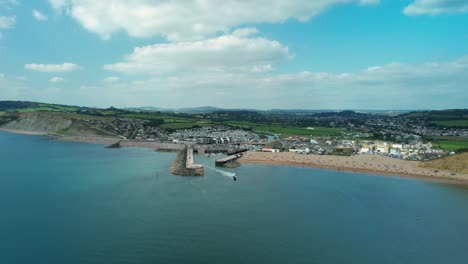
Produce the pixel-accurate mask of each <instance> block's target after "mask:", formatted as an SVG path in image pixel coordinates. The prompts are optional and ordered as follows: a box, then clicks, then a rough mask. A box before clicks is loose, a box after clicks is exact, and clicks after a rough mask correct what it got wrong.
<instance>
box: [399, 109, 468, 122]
mask: <svg viewBox="0 0 468 264" xmlns="http://www.w3.org/2000/svg"><path fill="white" fill-rule="evenodd" d="M401 117H405V118H422V119H426V120H431V121H444V120H468V109H448V110H433V111H415V112H410V113H406V114H402V115H401Z"/></svg>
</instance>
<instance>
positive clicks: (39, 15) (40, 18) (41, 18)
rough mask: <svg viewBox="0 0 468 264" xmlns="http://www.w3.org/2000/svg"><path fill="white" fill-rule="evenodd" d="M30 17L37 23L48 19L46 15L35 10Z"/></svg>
mask: <svg viewBox="0 0 468 264" xmlns="http://www.w3.org/2000/svg"><path fill="white" fill-rule="evenodd" d="M32 15H33V17H34V18H35V19H36V20H37V21H46V20H47V19H48V18H47V16H46V15H44V14H43V13H42V12H41V11H39V10H36V9H34V10H33V11H32Z"/></svg>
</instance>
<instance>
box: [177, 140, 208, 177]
mask: <svg viewBox="0 0 468 264" xmlns="http://www.w3.org/2000/svg"><path fill="white" fill-rule="evenodd" d="M171 173H172V174H174V175H180V176H203V175H204V174H205V169H204V168H203V165H200V164H195V160H194V157H193V146H191V145H187V146H186V147H185V148H184V149H183V150H181V151H180V152H179V153H178V154H177V157H176V160H175V161H174V162H173V163H172V166H171Z"/></svg>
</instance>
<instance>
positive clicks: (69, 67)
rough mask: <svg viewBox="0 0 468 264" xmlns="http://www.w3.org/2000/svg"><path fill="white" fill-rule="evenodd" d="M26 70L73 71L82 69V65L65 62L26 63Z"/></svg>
mask: <svg viewBox="0 0 468 264" xmlns="http://www.w3.org/2000/svg"><path fill="white" fill-rule="evenodd" d="M24 68H25V69H26V70H32V71H39V72H71V71H76V70H79V69H80V66H78V65H76V64H73V63H69V62H65V63H63V64H35V63H32V64H26V65H24Z"/></svg>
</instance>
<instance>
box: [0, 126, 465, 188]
mask: <svg viewBox="0 0 468 264" xmlns="http://www.w3.org/2000/svg"><path fill="white" fill-rule="evenodd" d="M0 132H7V133H14V134H22V135H34V136H46V137H49V138H51V139H54V140H60V141H69V142H80V143H86V144H98V145H103V146H109V145H112V144H114V143H116V142H118V141H121V143H120V144H121V147H136V148H148V149H153V150H155V151H178V150H180V148H183V145H180V144H171V143H158V142H148V141H140V140H122V139H120V138H101V137H91V136H63V135H57V134H53V133H46V132H36V131H23V130H14V129H5V128H0ZM237 161H238V162H239V163H240V164H264V165H278V166H294V167H304V168H318V169H325V170H335V171H347V172H358V173H366V174H374V175H382V176H393V177H403V178H412V179H419V180H426V181H431V182H439V183H448V184H456V185H464V186H468V175H467V174H463V173H456V172H452V171H444V170H436V169H428V168H422V167H419V164H420V163H421V162H419V161H408V160H398V159H393V158H389V157H383V156H375V155H356V156H351V157H343V156H323V155H301V154H295V153H290V152H280V153H266V152H250V151H249V152H246V154H245V155H243V156H242V157H241V158H239V159H238V160H237Z"/></svg>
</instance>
